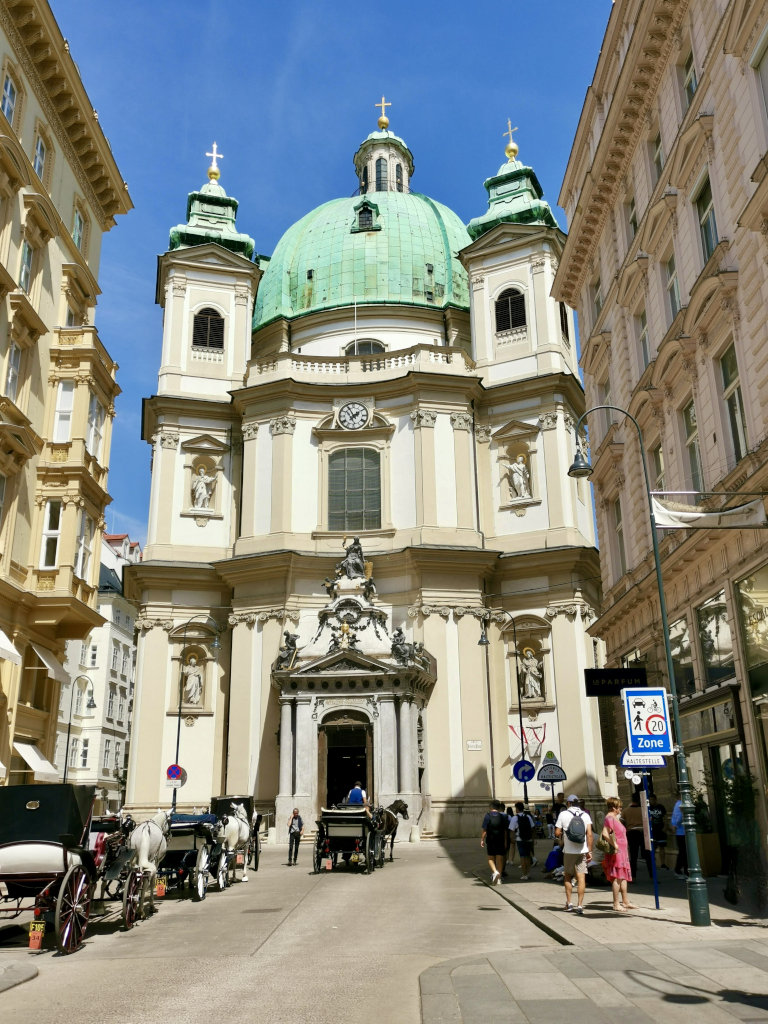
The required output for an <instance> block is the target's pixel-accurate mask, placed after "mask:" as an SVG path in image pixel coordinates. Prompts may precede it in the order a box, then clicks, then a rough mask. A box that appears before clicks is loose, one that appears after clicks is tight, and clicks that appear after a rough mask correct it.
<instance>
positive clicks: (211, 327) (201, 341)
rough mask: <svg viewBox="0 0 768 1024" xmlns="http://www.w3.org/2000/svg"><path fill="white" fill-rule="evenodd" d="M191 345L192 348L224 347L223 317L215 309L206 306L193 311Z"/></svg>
mask: <svg viewBox="0 0 768 1024" xmlns="http://www.w3.org/2000/svg"><path fill="white" fill-rule="evenodd" d="M192 345H193V347H194V348H224V317H222V316H220V315H219V314H218V313H217V312H216V310H215V309H211V308H210V307H206V308H205V309H201V310H200V312H199V313H195V323H194V326H193V328H192Z"/></svg>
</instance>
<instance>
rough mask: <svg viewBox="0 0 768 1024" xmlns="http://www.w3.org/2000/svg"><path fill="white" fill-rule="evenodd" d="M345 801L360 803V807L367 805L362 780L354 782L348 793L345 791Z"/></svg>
mask: <svg viewBox="0 0 768 1024" xmlns="http://www.w3.org/2000/svg"><path fill="white" fill-rule="evenodd" d="M347 803H348V804H360V805H361V806H362V807H367V806H368V797H367V796H366V793H365V790H364V789H363V784H362V782H356V783H355V784H354V786H353V787H352V789H350V791H349V793H347Z"/></svg>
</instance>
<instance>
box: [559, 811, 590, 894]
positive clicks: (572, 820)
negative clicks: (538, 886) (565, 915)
mask: <svg viewBox="0 0 768 1024" xmlns="http://www.w3.org/2000/svg"><path fill="white" fill-rule="evenodd" d="M555 835H556V836H557V838H558V839H560V840H561V841H562V844H563V868H564V874H563V883H564V885H565V909H566V911H571V910H573V911H575V912H576V913H577V914H583V913H584V890H585V888H586V885H587V866H588V864H589V862H590V860H591V859H592V819H591V818H590V816H589V815H588V814H587V812H586V811H584V810H582V809H581V808H580V807H579V798H578V797H577V796H576V794H575V793H571V795H570V796H569V797H568V799H567V800H566V808H565V810H564V811H561V812H560V814H559V816H558V819H557V822H556V824H555ZM574 877H575V878H576V893H577V898H578V904H577V906H575V907H574V905H573V903H572V902H571V901H572V897H573V879H574Z"/></svg>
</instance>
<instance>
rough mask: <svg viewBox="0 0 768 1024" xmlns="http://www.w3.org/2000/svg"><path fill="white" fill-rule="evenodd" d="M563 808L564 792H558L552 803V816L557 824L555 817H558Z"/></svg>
mask: <svg viewBox="0 0 768 1024" xmlns="http://www.w3.org/2000/svg"><path fill="white" fill-rule="evenodd" d="M564 810H565V794H564V793H558V794H557V796H556V797H555V801H554V803H553V804H552V817H553V818H554V819H555V824H557V819H558V818H559V817H560V815H561V814H562V813H563V811H564Z"/></svg>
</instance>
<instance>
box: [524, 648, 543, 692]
mask: <svg viewBox="0 0 768 1024" xmlns="http://www.w3.org/2000/svg"><path fill="white" fill-rule="evenodd" d="M522 671H523V696H524V697H527V698H528V699H535V698H537V697H541V684H542V673H541V665H540V664H539V661H538V659H537V657H536V655H535V654H534V653H533V648H531V647H526V648H525V650H524V651H523V664H522Z"/></svg>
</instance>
